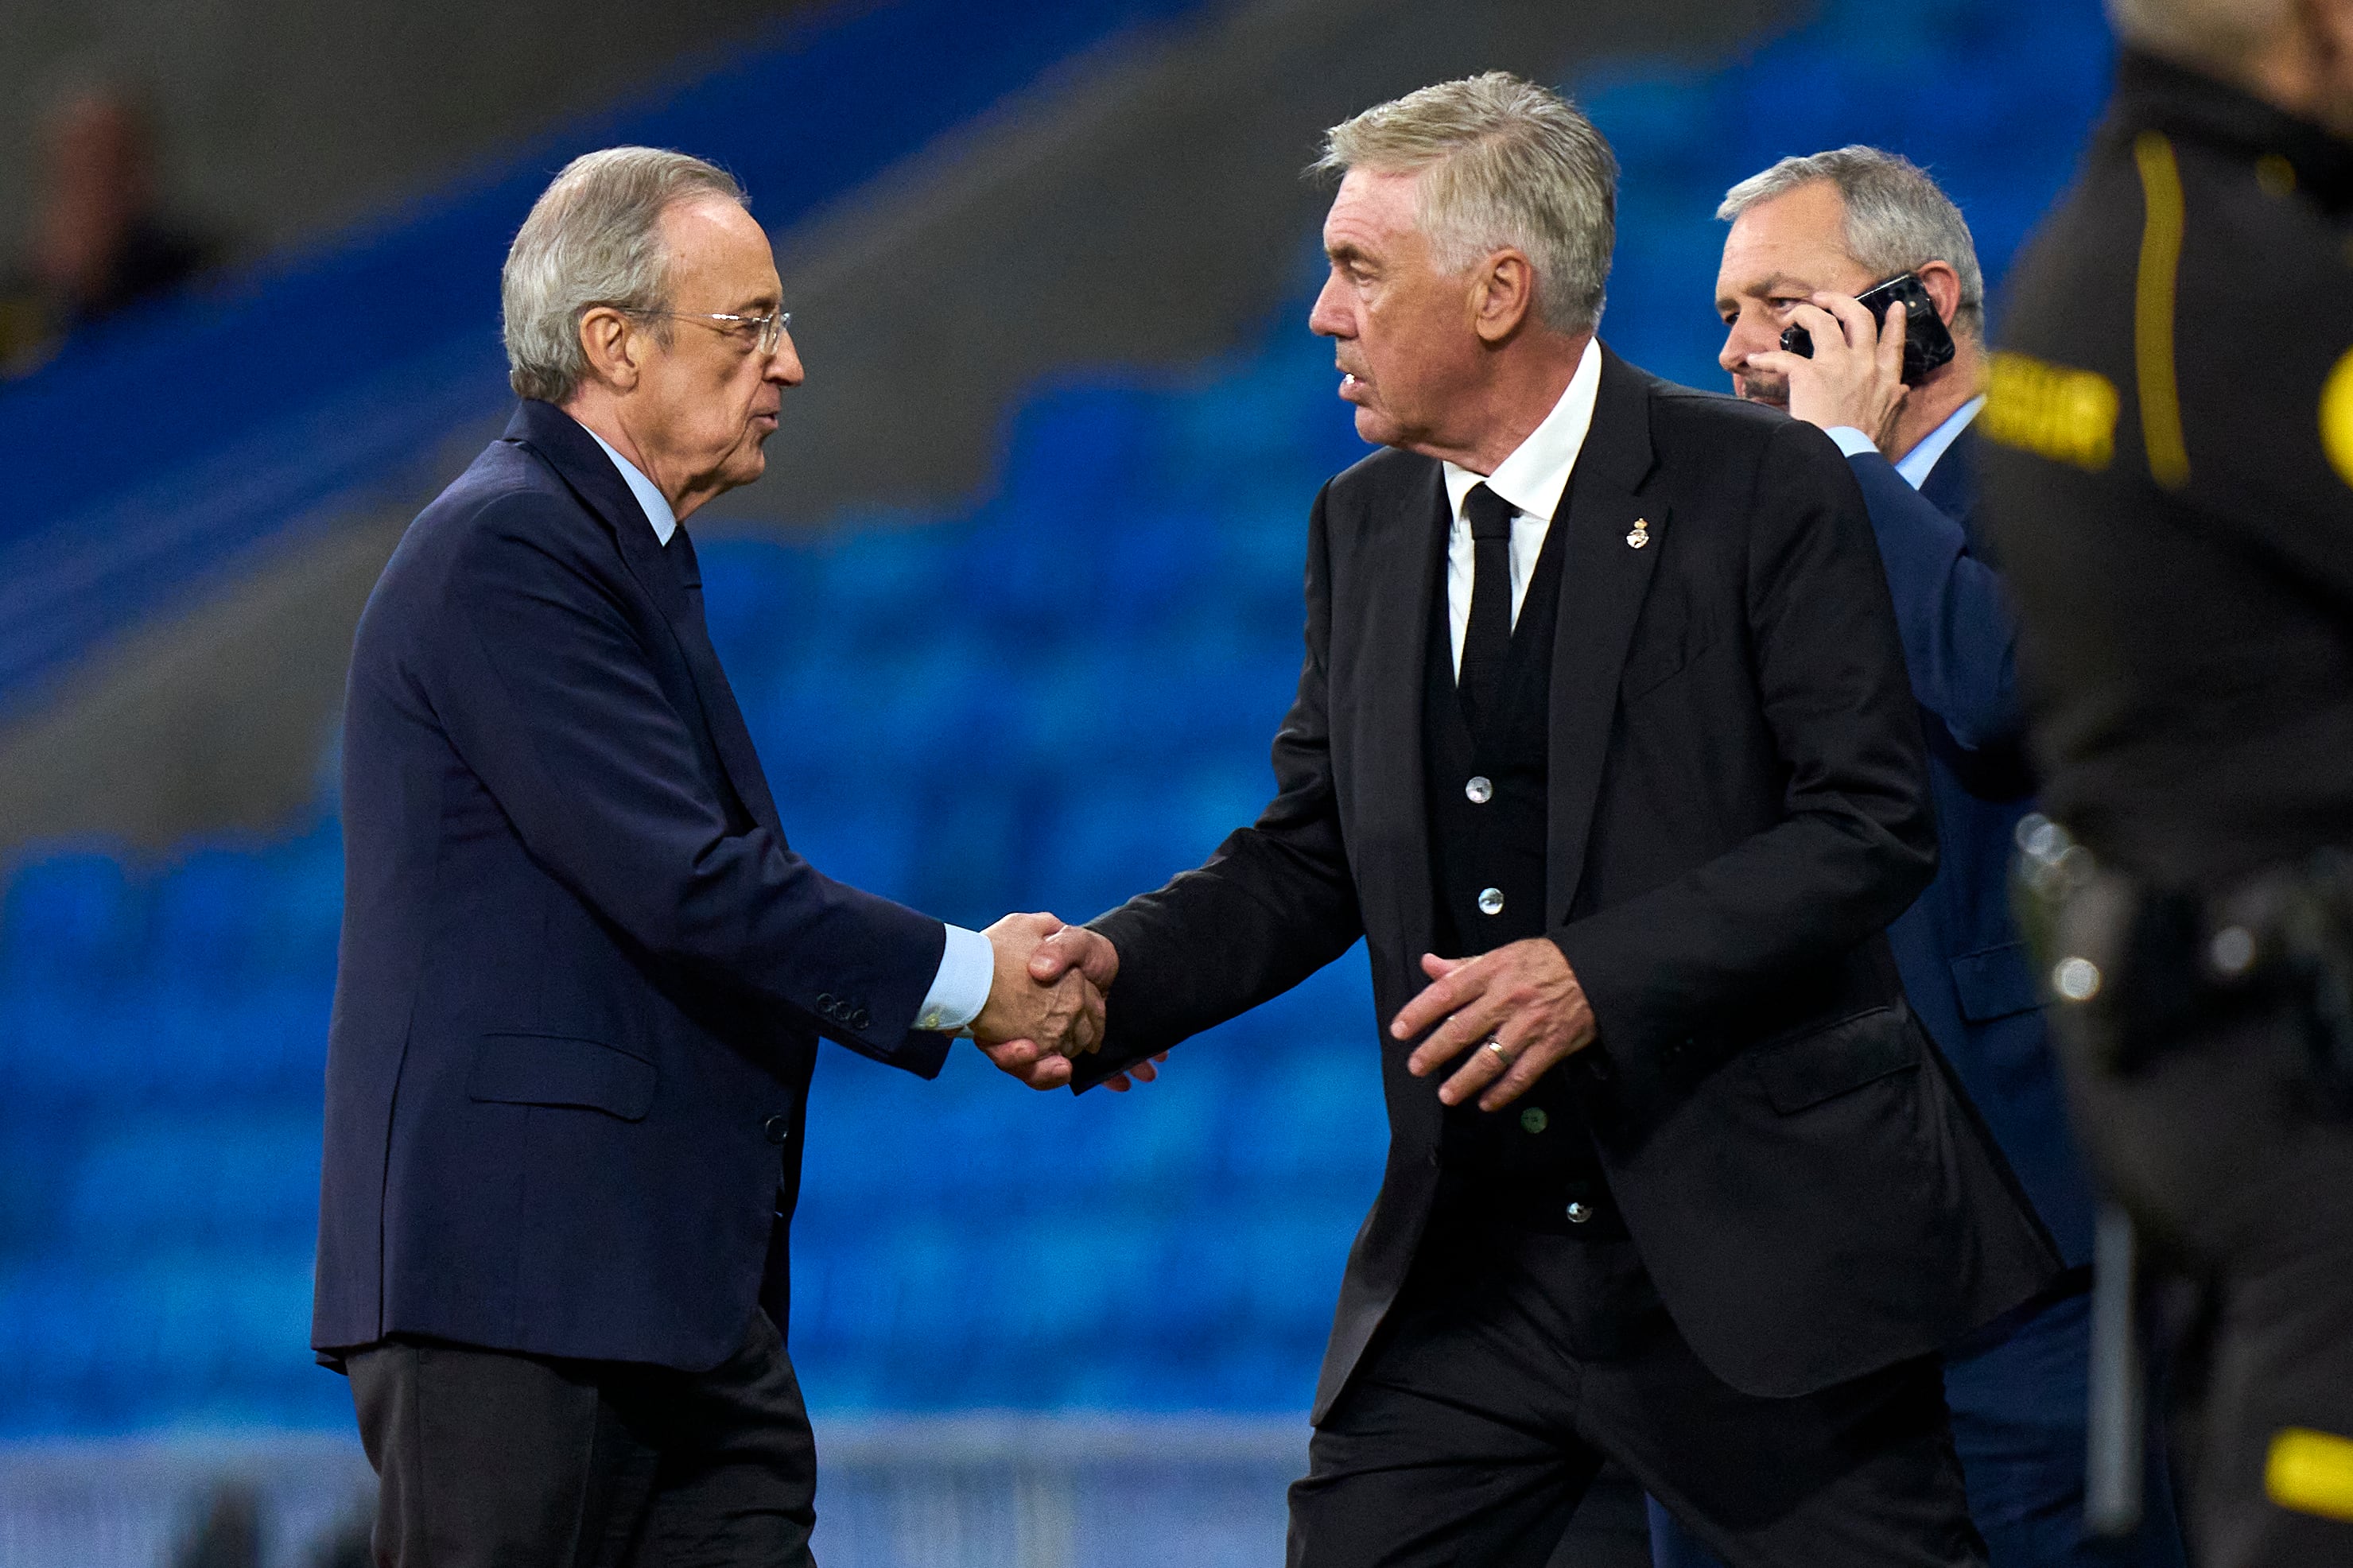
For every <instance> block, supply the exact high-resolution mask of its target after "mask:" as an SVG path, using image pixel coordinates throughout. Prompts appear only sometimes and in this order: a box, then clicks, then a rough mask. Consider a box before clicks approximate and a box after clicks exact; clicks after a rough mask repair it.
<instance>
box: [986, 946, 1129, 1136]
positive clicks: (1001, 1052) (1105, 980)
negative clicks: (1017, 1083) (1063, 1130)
mask: <svg viewBox="0 0 2353 1568" xmlns="http://www.w3.org/2000/svg"><path fill="white" fill-rule="evenodd" d="M1007 919H1008V920H1022V921H1048V922H1050V928H1051V929H1049V930H1046V931H1045V932H1044V935H1043V936H1042V937H1040V938H1039V940H1038V941H1036V942H1033V943H1032V944H1031V945H1030V948H1029V958H1028V968H1027V971H1026V973H1025V976H1024V978H1026V979H1027V980H1029V982H1030V983H1031V984H1036V985H1052V986H1057V987H1059V986H1067V985H1069V984H1071V983H1072V982H1078V983H1081V984H1084V985H1085V986H1086V988H1087V989H1088V991H1089V992H1091V993H1092V994H1093V996H1094V998H1095V1005H1096V1008H1097V1017H1098V1020H1100V1017H1101V1009H1102V1006H1103V996H1104V995H1105V994H1107V993H1109V991H1110V990H1111V984H1112V982H1113V981H1114V980H1116V979H1118V978H1119V950H1118V949H1117V948H1115V947H1113V946H1112V944H1111V939H1110V938H1108V937H1106V936H1104V935H1103V933H1102V932H1100V931H1089V930H1088V929H1087V928H1086V927H1084V926H1071V925H1064V924H1062V922H1061V921H1057V920H1054V919H1053V917H1052V916H1050V915H1012V916H1008V917H1007ZM999 923H1003V922H999ZM995 929H996V928H995V927H991V928H990V930H991V931H992V932H993V931H995ZM973 1034H974V1037H976V1038H977V1039H979V1040H980V1048H981V1049H982V1050H983V1051H985V1052H987V1056H988V1059H989V1060H990V1061H992V1062H995V1063H996V1064H997V1068H998V1070H1000V1071H1002V1072H1006V1073H1009V1074H1011V1075H1012V1076H1013V1077H1015V1078H1018V1079H1020V1080H1021V1081H1022V1082H1023V1083H1026V1084H1028V1085H1029V1087H1030V1088H1031V1089H1059V1088H1060V1087H1061V1086H1063V1085H1064V1084H1067V1083H1069V1082H1070V1081H1071V1061H1070V1058H1071V1053H1070V1052H1068V1051H1054V1050H1050V1049H1048V1048H1047V1047H1046V1045H1045V1043H1044V1042H1042V1041H1039V1040H1034V1039H1028V1038H1021V1037H1005V1038H990V1037H987V1036H983V1035H982V1034H981V1032H980V1030H979V1029H978V1028H975V1029H974V1030H973ZM1097 1037H1098V1039H1100V1037H1101V1030H1100V1028H1098V1030H1097ZM1087 1048H1088V1049H1090V1050H1092V1048H1093V1047H1092V1045H1090V1046H1089V1047H1087ZM1167 1059H1168V1053H1167V1052H1166V1051H1162V1052H1161V1053H1160V1054H1159V1055H1157V1056H1155V1057H1154V1058H1152V1061H1143V1062H1135V1063H1133V1064H1131V1065H1130V1066H1129V1068H1128V1069H1127V1071H1125V1072H1123V1073H1114V1074H1113V1076H1111V1077H1110V1078H1107V1079H1104V1080H1103V1087H1104V1088H1105V1089H1111V1090H1112V1091H1113V1092H1114V1093H1125V1092H1126V1090H1127V1089H1128V1087H1129V1083H1130V1080H1131V1079H1133V1080H1134V1082H1136V1083H1150V1082H1151V1081H1152V1080H1153V1079H1155V1077H1157V1076H1158V1074H1157V1071H1156V1069H1155V1068H1154V1066H1153V1062H1164V1061H1166V1060H1167Z"/></svg>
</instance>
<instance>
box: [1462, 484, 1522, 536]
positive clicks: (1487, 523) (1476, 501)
mask: <svg viewBox="0 0 2353 1568" xmlns="http://www.w3.org/2000/svg"><path fill="white" fill-rule="evenodd" d="M1517 510H1518V509H1517V508H1516V507H1514V506H1513V505H1512V503H1511V502H1510V501H1507V500H1504V498H1503V497H1502V496H1499V495H1497V494H1496V493H1495V492H1494V491H1493V490H1491V489H1488V488H1487V487H1486V486H1485V485H1483V484H1478V485H1472V487H1471V493H1470V494H1469V495H1467V496H1464V497H1463V498H1462V515H1463V516H1464V517H1465V518H1467V519H1469V520H1470V523H1471V537H1472V539H1474V540H1479V541H1482V542H1484V541H1489V540H1502V541H1504V542H1506V543H1508V542H1510V541H1511V537H1512V517H1513V514H1514V512H1515V511H1517Z"/></svg>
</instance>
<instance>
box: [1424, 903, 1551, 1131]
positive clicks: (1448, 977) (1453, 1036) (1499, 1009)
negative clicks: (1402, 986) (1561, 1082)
mask: <svg viewBox="0 0 2353 1568" xmlns="http://www.w3.org/2000/svg"><path fill="white" fill-rule="evenodd" d="M1421 969H1422V973H1425V974H1427V975H1429V976H1430V985H1429V986H1428V987H1426V988H1425V989H1424V990H1423V991H1422V993H1421V994H1420V995H1419V996H1417V997H1415V998H1414V999H1413V1000H1412V1001H1410V1002H1409V1003H1407V1004H1406V1005H1405V1007H1404V1008H1403V1010H1401V1011H1400V1012H1399V1013H1398V1016H1397V1019H1396V1021H1395V1022H1394V1023H1392V1024H1390V1025H1389V1033H1390V1034H1391V1035H1393V1036H1395V1037H1397V1038H1398V1039H1400V1040H1409V1039H1411V1038H1413V1037H1414V1036H1416V1035H1419V1034H1420V1033H1421V1032H1422V1031H1424V1030H1425V1029H1427V1030H1430V1037H1429V1038H1428V1039H1426V1040H1424V1041H1422V1042H1421V1044H1420V1046H1419V1047H1418V1048H1416V1050H1415V1051H1414V1053H1413V1055H1412V1057H1411V1058H1409V1059H1408V1061H1407V1063H1406V1066H1407V1068H1409V1070H1410V1071H1411V1072H1412V1073H1413V1075H1414V1076H1415V1077H1416V1078H1428V1077H1429V1076H1430V1074H1431V1073H1434V1072H1436V1071H1437V1070H1438V1069H1439V1068H1441V1067H1443V1066H1445V1065H1446V1064H1447V1063H1448V1062H1450V1061H1452V1060H1453V1059H1454V1058H1456V1057H1459V1056H1461V1054H1462V1053H1463V1052H1464V1051H1466V1050H1471V1047H1474V1046H1475V1047H1478V1048H1477V1049H1476V1050H1471V1059H1470V1060H1468V1061H1466V1062H1464V1063H1463V1064H1462V1065H1461V1067H1460V1068H1457V1069H1456V1070H1455V1073H1454V1076H1453V1077H1451V1078H1450V1079H1447V1080H1446V1082H1445V1083H1444V1084H1442V1085H1440V1088H1439V1090H1438V1098H1439V1099H1440V1100H1442V1101H1443V1102H1445V1103H1446V1104H1448V1105H1460V1104H1461V1103H1462V1102H1463V1101H1464V1100H1468V1099H1470V1098H1471V1097H1472V1095H1474V1094H1476V1095H1478V1096H1479V1109H1480V1110H1502V1109H1503V1108H1504V1106H1506V1105H1509V1104H1510V1103H1511V1102H1512V1101H1513V1100H1517V1099H1518V1098H1519V1097H1520V1096H1521V1095H1523V1094H1525V1093H1526V1092H1527V1089H1528V1087H1529V1086H1530V1085H1531V1084H1533V1083H1535V1081H1536V1079H1540V1078H1542V1077H1543V1076H1544V1075H1545V1074H1546V1073H1547V1072H1549V1071H1551V1070H1552V1068H1554V1066H1555V1065H1556V1064H1557V1063H1559V1062H1561V1061H1563V1060H1565V1059H1567V1058H1569V1057H1571V1056H1574V1055H1575V1054H1576V1053H1577V1052H1578V1051H1581V1050H1583V1049H1584V1048H1585V1047H1588V1046H1589V1045H1591V1044H1592V1043H1593V1032H1594V1023H1593V1008H1592V1006H1591V1005H1590V1004H1588V1002H1587V1001H1586V999H1585V987H1583V986H1582V985H1579V984H1577V975H1576V973H1574V972H1573V971H1571V970H1570V968H1569V967H1568V960H1567V959H1566V958H1563V957H1562V956H1561V954H1560V949H1559V948H1557V947H1556V946H1554V945H1553V944H1552V943H1551V942H1547V941H1546V940H1545V939H1544V938H1542V937H1531V938H1529V939H1528V940H1527V941H1525V942H1512V943H1510V944H1509V945H1507V946H1504V947H1499V948H1497V949H1496V950H1495V951H1494V952H1489V953H1482V954H1481V955H1480V956H1479V957H1477V958H1440V957H1439V956H1438V955H1437V954H1436V953H1424V954H1423V955H1422V959H1421ZM1433 1026H1434V1027H1433ZM1482 1090H1483V1091H1484V1092H1482Z"/></svg>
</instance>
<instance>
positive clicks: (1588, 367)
mask: <svg viewBox="0 0 2353 1568" xmlns="http://www.w3.org/2000/svg"><path fill="white" fill-rule="evenodd" d="M1600 390H1601V342H1600V340H1599V339H1598V338H1589V339H1588V340H1587V341H1586V344H1585V354H1584V357H1583V358H1581V359H1579V360H1578V361H1577V374H1574V375H1572V376H1570V377H1569V378H1568V386H1567V390H1566V391H1564V392H1562V394H1561V395H1560V401H1559V402H1558V403H1556V404H1554V405H1552V412H1551V413H1549V414H1547V415H1546V416H1545V417H1544V423H1543V424H1541V425H1539V426H1536V427H1535V429H1534V430H1532V431H1530V432H1529V433H1528V438H1527V439H1526V440H1525V441H1523V442H1521V443H1520V444H1519V445H1518V446H1517V447H1514V448H1513V450H1512V455H1511V456H1510V457H1508V458H1504V460H1503V461H1502V462H1500V463H1498V464H1496V465H1495V471H1494V472H1493V473H1492V474H1474V473H1472V471H1471V470H1470V469H1468V468H1461V467H1458V466H1457V465H1455V464H1453V463H1449V464H1447V465H1446V500H1447V502H1448V504H1449V505H1451V507H1452V508H1453V509H1454V515H1455V517H1456V518H1457V519H1458V520H1459V519H1460V518H1461V516H1462V498H1463V497H1464V496H1467V495H1469V494H1470V493H1471V492H1472V489H1475V488H1477V487H1478V486H1480V485H1482V484H1483V485H1485V486H1486V487H1487V488H1488V489H1491V490H1493V491H1494V492H1495V493H1496V494H1497V495H1499V496H1501V497H1503V498H1504V500H1507V501H1509V502H1511V503H1512V506H1513V508H1514V510H1517V511H1519V512H1521V513H1523V514H1525V515H1526V516H1528V517H1540V518H1543V519H1544V520H1545V521H1547V522H1549V521H1552V514H1553V512H1554V510H1556V509H1557V508H1558V507H1559V505H1560V497H1561V492H1562V491H1564V490H1566V489H1568V476H1569V474H1570V472H1571V471H1572V470H1574V469H1575V468H1576V467H1577V454H1578V453H1579V452H1581V451H1583V450H1584V449H1585V435H1586V432H1587V431H1588V430H1590V429H1592V428H1593V400H1594V398H1595V396H1596V395H1599V392H1600Z"/></svg>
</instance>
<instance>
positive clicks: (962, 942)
mask: <svg viewBox="0 0 2353 1568" xmlns="http://www.w3.org/2000/svg"><path fill="white" fill-rule="evenodd" d="M996 982H997V948H996V946H995V944H993V943H992V942H990V941H989V940H988V939H987V937H985V936H983V935H981V934H980V933H979V932H978V931H966V930H965V928H964V927H962V926H950V927H948V944H947V947H946V949H945V950H944V952H941V954H940V972H939V973H938V974H936V975H934V976H933V978H932V988H931V990H930V992H929V993H927V994H925V995H924V997H923V1006H922V1007H921V1008H920V1009H919V1010H918V1011H917V1012H916V1014H915V1027H917V1028H918V1029H937V1030H939V1031H941V1032H942V1033H944V1034H951V1035H952V1034H955V1032H956V1031H957V1030H958V1029H961V1028H963V1027H964V1026H965V1025H967V1024H969V1023H971V1022H972V1021H973V1020H974V1019H975V1018H977V1017H979V1016H980V1010H981V1009H982V1008H983V1007H986V1006H987V1005H988V993H989V990H990V988H991V987H992V986H993V985H995V984H996Z"/></svg>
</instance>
